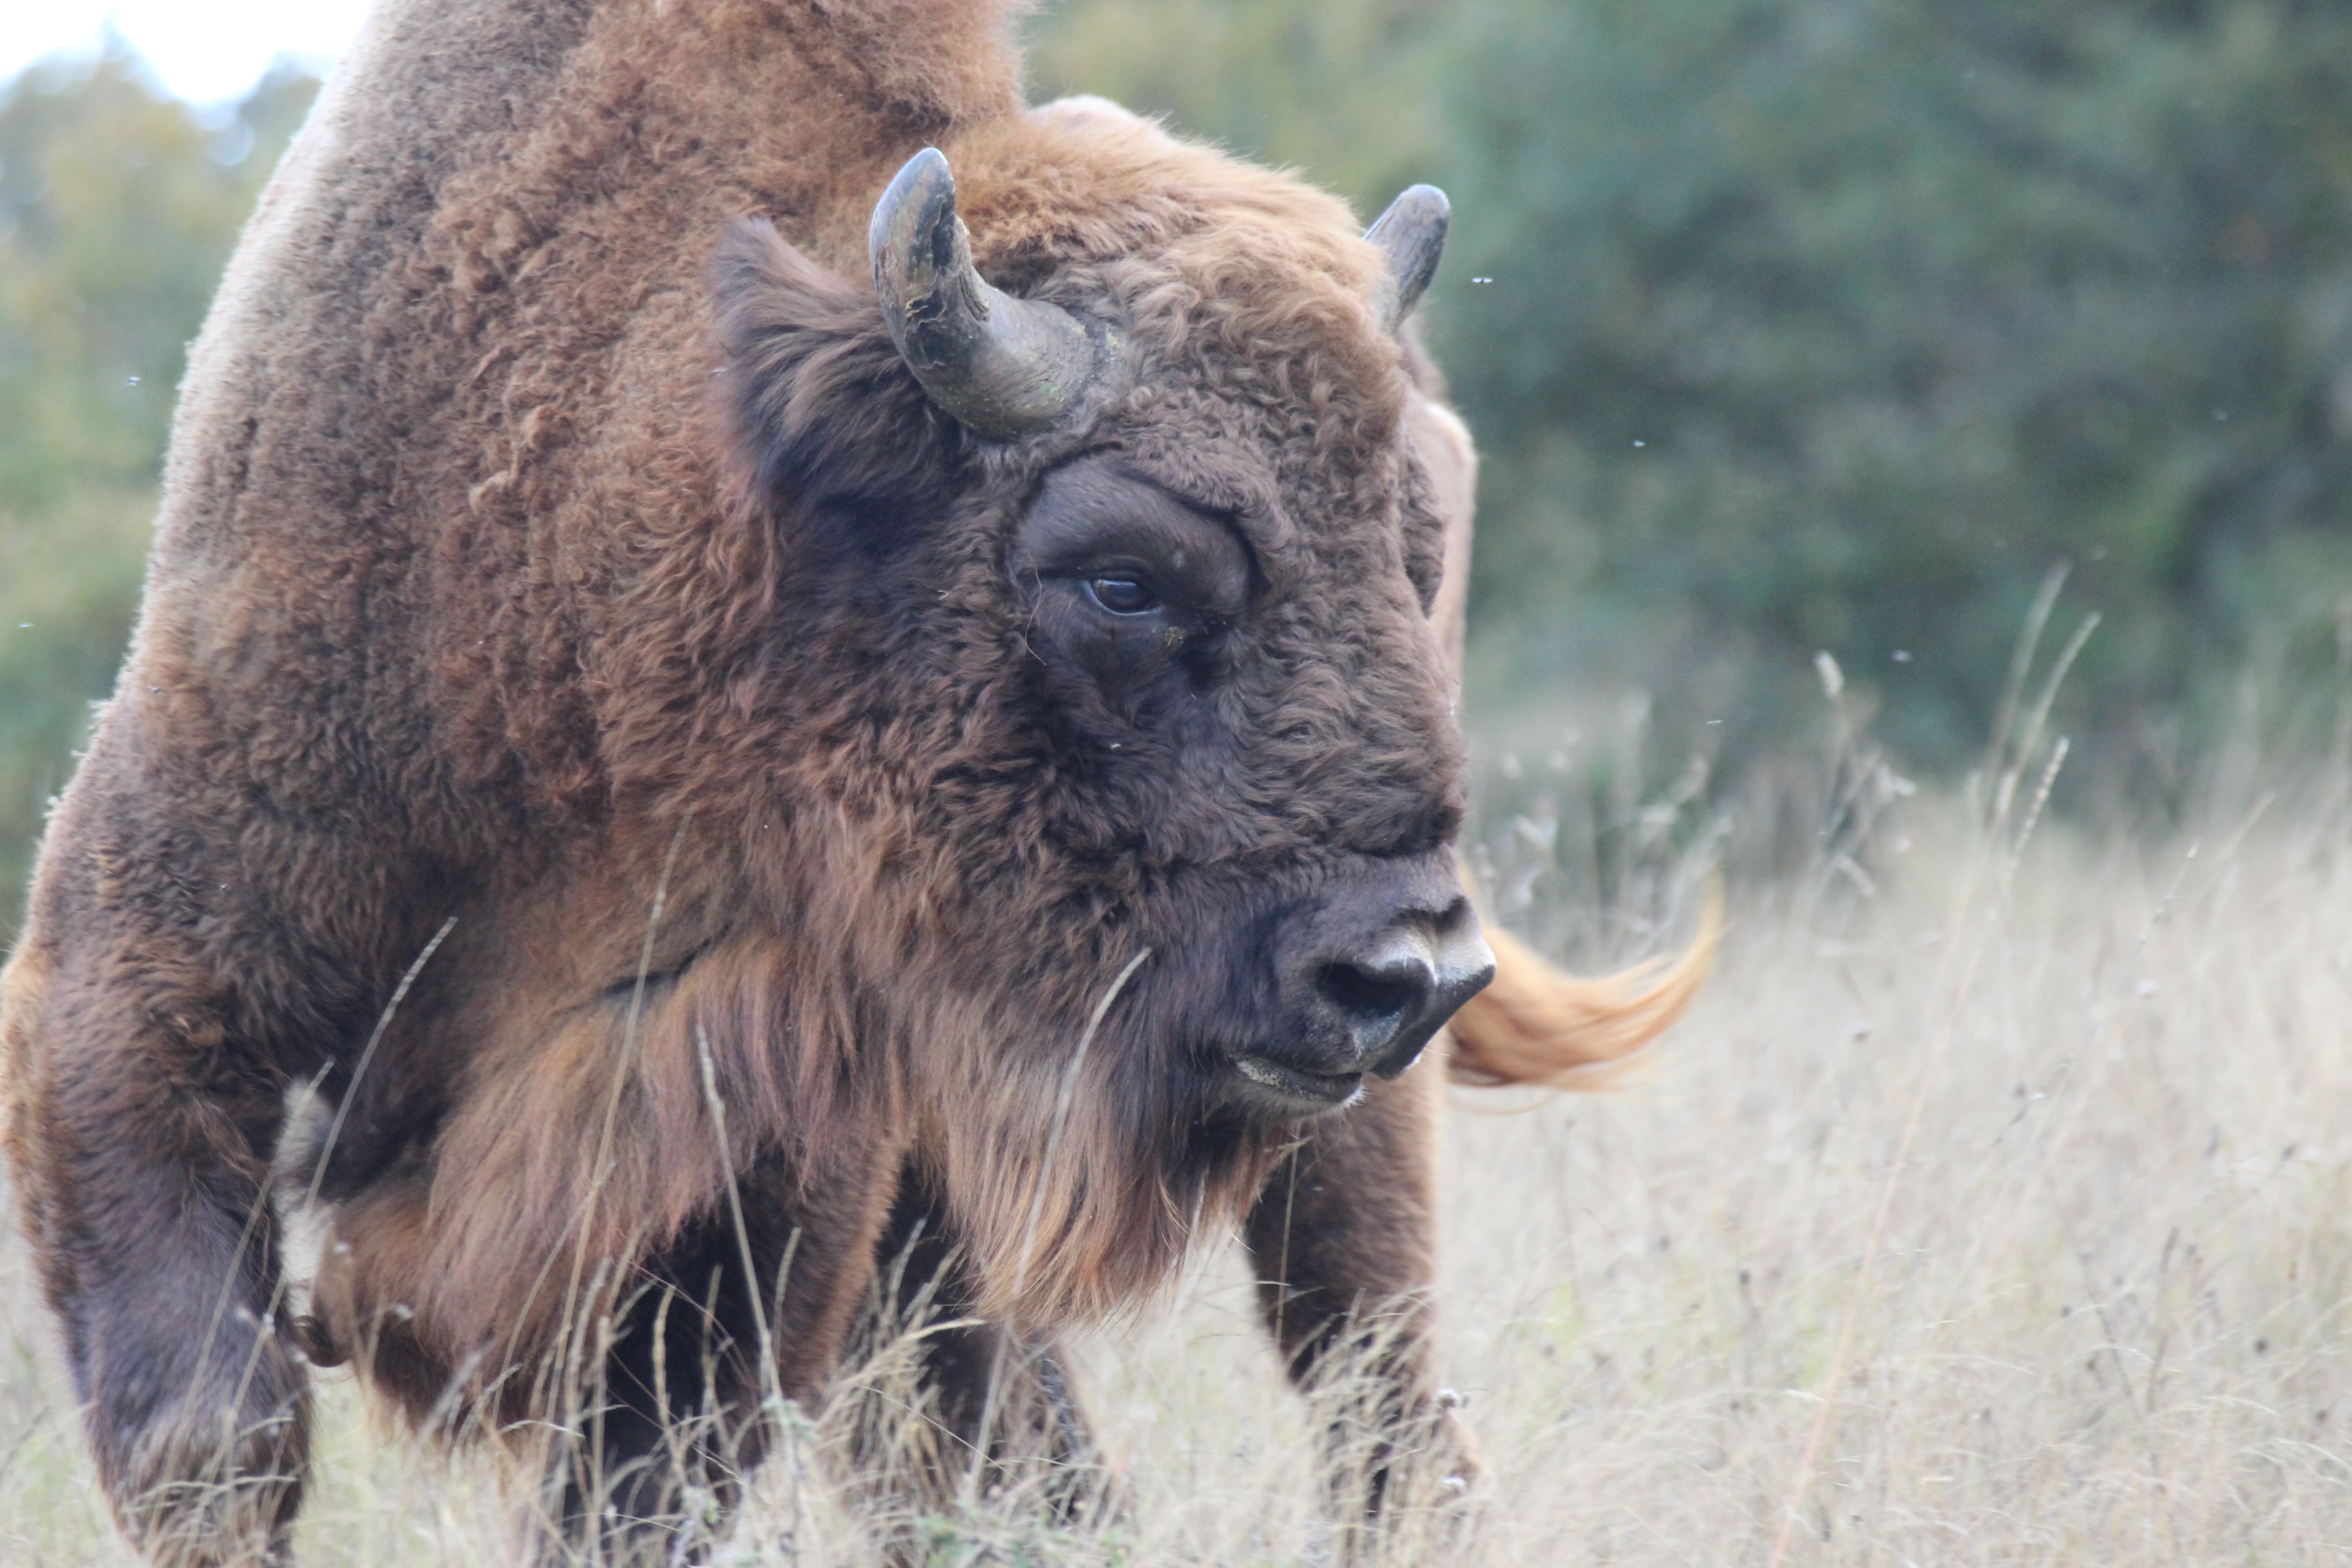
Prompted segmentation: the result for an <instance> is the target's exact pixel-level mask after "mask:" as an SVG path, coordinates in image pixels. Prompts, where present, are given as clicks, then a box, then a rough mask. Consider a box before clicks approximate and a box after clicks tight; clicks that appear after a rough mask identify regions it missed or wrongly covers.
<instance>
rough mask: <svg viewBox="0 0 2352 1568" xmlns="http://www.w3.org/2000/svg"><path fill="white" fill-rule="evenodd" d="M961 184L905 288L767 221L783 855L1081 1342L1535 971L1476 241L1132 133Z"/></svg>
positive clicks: (748, 364) (884, 243)
mask: <svg viewBox="0 0 2352 1568" xmlns="http://www.w3.org/2000/svg"><path fill="white" fill-rule="evenodd" d="M956 161H957V163H958V164H959V166H961V168H962V169H963V171H964V174H965V180H964V185H965V189H964V192H963V198H964V199H963V201H962V202H961V209H962V210H961V214H960V212H959V205H960V204H959V193H958V188H957V182H956V180H955V178H954V177H953V176H952V175H951V174H950V163H949V160H948V158H946V157H945V156H943V155H942V154H941V153H940V152H938V151H936V150H930V149H926V150H925V151H924V152H922V153H919V154H918V155H916V157H915V158H914V159H912V160H911V161H910V162H908V163H907V164H906V165H905V166H904V167H903V168H902V169H900V170H899V172H898V175H897V177H896V178H895V179H894V180H893V181H891V183H890V184H889V187H888V189H887V191H886V192H885V193H884V194H883V195H882V196H881V198H880V201H879V204H878V205H877V206H876V207H875V208H874V209H873V215H872V221H871V230H870V245H871V251H870V259H871V262H872V270H873V280H872V282H871V283H868V282H867V281H866V280H865V279H855V280H853V279H845V278H843V277H842V276H840V275H839V274H837V273H835V272H832V271H829V270H827V269H825V268H822V267H820V266H818V265H817V264H815V263H814V262H813V261H811V260H810V259H808V258H806V257H804V256H803V254H802V253H801V252H800V251H798V250H797V249H795V248H794V247H792V246H790V245H788V244H786V243H785V242H784V241H783V240H782V238H781V237H778V236H777V235H776V234H775V232H774V231H773V230H772V228H771V227H769V226H767V225H765V224H760V223H746V224H744V225H741V226H738V228H737V229H736V230H735V231H734V232H733V233H732V234H731V235H730V237H729V238H728V239H727V241H726V243H725V245H724V246H723V247H722V250H721V253H720V257H719V263H718V268H717V272H716V279H717V285H716V287H717V294H718V302H719V332H720V338H721V343H722V348H723V351H724V353H725V355H726V369H725V371H724V384H725V385H726V387H727V389H728V397H727V404H728V410H729V417H730V421H731V426H732V429H733V431H734V436H735V440H736V443H737V451H738V453H739V455H740V459H741V461H740V465H739V467H740V472H741V474H742V475H743V478H744V489H745V493H746V494H747V496H748V497H749V498H750V501H751V505H750V508H749V510H750V511H751V514H752V515H753V516H754V517H755V519H757V520H758V521H759V523H760V525H761V526H762V527H764V528H766V529H769V530H771V531H772V533H773V537H774V541H775V546H774V555H773V578H774V581H773V583H772V585H771V588H772V595H771V598H770V600H769V601H768V603H767V605H766V609H765V622H764V625H765V628H766V629H765V632H764V634H763V640H762V641H761V645H760V648H759V651H758V653H757V655H756V658H753V659H752V660H751V666H750V667H749V668H746V669H745V670H744V671H743V672H741V674H740V676H739V677H738V678H737V686H738V690H739V696H738V698H737V700H740V701H742V702H744V703H747V704H752V705H758V706H761V707H763V708H764V709H766V710H770V711H771V713H772V720H773V722H772V726H771V727H770V729H769V731H768V732H769V733H770V734H771V735H772V737H773V742H772V747H773V752H772V754H771V755H766V756H763V757H762V758H761V759H760V762H761V765H762V766H764V767H766V768H767V769H769V770H770V772H771V773H772V780H773V783H772V792H771V795H770V798H771V799H772V802H773V807H772V816H771V815H770V813H769V812H768V811H767V810H765V809H763V810H762V811H761V813H759V814H758V815H760V816H761V818H762V820H761V822H760V823H758V824H756V825H755V824H747V825H746V828H747V834H748V835H750V837H747V841H746V842H747V853H749V854H750V855H751V857H752V858H754V859H755V860H757V861H759V862H760V863H761V865H763V866H764V867H765V868H767V870H766V885H767V886H768V887H769V888H770V889H772V891H771V896H770V901H771V902H772V905H773V908H772V911H771V912H772V918H773V919H775V920H776V921H778V922H779V923H780V924H781V925H782V927H783V928H784V934H785V936H786V937H787V939H788V941H790V942H794V943H796V944H797V945H796V946H795V948H794V951H795V952H796V953H797V954H798V958H797V959H796V963H800V964H803V965H805V964H806V963H808V961H809V958H810V955H811V954H822V955H824V956H823V959H822V963H820V964H819V965H818V967H820V968H822V969H823V970H824V972H825V973H827V974H828V975H830V976H832V977H833V979H832V981H831V984H835V986H836V987H837V995H836V997H835V1001H834V1002H833V1003H831V1004H829V1005H828V1006H829V1010H830V1014H831V1016H833V1017H835V1019H837V1020H838V1022H839V1027H841V1028H842V1029H844V1030H845V1031H849V1032H852V1033H855V1034H856V1035H857V1036H858V1037H859V1038H858V1046H859V1047H860V1048H862V1049H869V1050H873V1049H885V1048H887V1051H888V1052H889V1053H890V1055H891V1059H892V1060H893V1061H894V1062H896V1063H897V1064H898V1065H897V1068H896V1069H895V1070H896V1071H897V1072H898V1074H899V1075H900V1078H899V1080H898V1081H899V1082H900V1083H901V1084H902V1085H903V1088H904V1090H905V1093H906V1096H907V1100H908V1103H909V1105H910V1106H911V1108H912V1111H911V1114H912V1116H913V1118H914V1121H915V1123H916V1125H917V1126H918V1128H919V1132H918V1134H917V1141H916V1149H917V1158H918V1159H919V1160H920V1161H922V1162H924V1163H927V1164H928V1165H929V1167H930V1168H931V1174H932V1175H933V1176H934V1177H935V1178H936V1180H937V1183H938V1185H939V1187H940V1190H941V1191H943V1192H945V1193H947V1194H949V1196H950V1203H951V1205H952V1207H953V1208H954V1210H955V1211H956V1213H957V1214H958V1215H959V1216H960V1218H961V1222H962V1225H963V1227H964V1229H965V1231H966V1232H967V1233H968V1236H969V1238H970V1241H971V1246H972V1247H973V1249H974V1251H975V1254H976V1256H977V1257H978V1258H979V1260H980V1262H981V1264H982V1275H983V1277H984V1278H985V1279H987V1280H988V1281H989V1292H990V1295H989V1301H988V1304H989V1305H990V1306H992V1307H993V1308H996V1309H998V1310H1021V1311H1024V1312H1026V1313H1029V1314H1031V1315H1034V1316H1056V1315H1062V1314H1065V1313H1068V1312H1073V1311H1083V1310H1087V1308H1089V1307H1093V1306H1099V1305H1108V1304H1110V1303H1114V1302H1117V1301H1118V1300H1124V1299H1128V1298H1129V1297H1131V1296H1132V1295H1133V1293H1134V1290H1135V1288H1136V1287H1137V1286H1138V1285H1139V1284H1141V1283H1148V1280H1149V1279H1150V1277H1152V1276H1153V1275H1154V1274H1155V1273H1156V1272H1157V1271H1158V1270H1160V1268H1164V1266H1165V1264H1166V1263H1167V1262H1168V1261H1169V1260H1170V1259H1171V1258H1173V1257H1174V1256H1176V1255H1177V1254H1178V1253H1179V1252H1180V1251H1181V1245H1182V1242H1183V1240H1184V1239H1185V1237H1187V1236H1188V1235H1189V1234H1190V1232H1191V1231H1192V1229H1193V1228H1194V1227H1195V1226H1197V1225H1199V1224H1200V1223H1201V1220H1202V1215H1203V1214H1204V1213H1210V1212H1213V1211H1215V1210H1216V1209H1218V1208H1219V1207H1220V1206H1222V1205H1229V1204H1230V1203H1231V1202H1232V1201H1234V1200H1235V1199H1237V1198H1238V1196H1239V1194H1242V1193H1243V1192H1244V1191H1246V1190H1247V1189H1248V1188H1249V1187H1250V1186H1251V1185H1252V1184H1254V1182H1255V1178H1256V1175H1257V1173H1259V1172H1260V1171H1261V1170H1262V1169H1263V1162H1264V1160H1265V1158H1266V1157H1267V1156H1268V1154H1269V1152H1270V1151H1272V1150H1275V1149H1276V1148H1278V1147H1279V1146H1280V1143H1281V1141H1282V1139H1283V1137H1284V1129H1285V1128H1286V1127H1287V1126H1288V1125H1290V1124H1292V1123H1294V1122H1295V1121H1296V1120H1297V1118H1299V1117H1301V1116H1305V1115H1309V1114H1314V1113H1318V1112H1324V1111H1328V1110H1332V1109H1334V1108H1338V1107H1344V1106H1346V1105H1347V1104H1349V1102H1350V1101H1351V1100H1354V1099H1355V1098H1356V1097H1357V1096H1358V1095H1359V1094H1360V1092H1361V1091H1362V1083H1363V1080H1364V1079H1365V1078H1366V1076H1367V1075H1371V1074H1377V1075H1380V1076H1382V1077H1394V1076H1396V1075H1398V1074H1400V1073H1402V1072H1403V1071H1405V1069H1407V1068H1410V1067H1411V1066H1412V1064H1413V1062H1414V1060H1415V1059H1416V1058H1417V1057H1419V1055H1420V1054H1421V1052H1422V1050H1423V1047H1424V1046H1425V1045H1426V1044H1427V1042H1428V1041H1429V1039H1430V1038H1431V1037H1432V1036H1433V1034H1434V1033H1435V1031H1436V1030H1437V1029H1438V1028H1439V1027H1440V1026H1442V1025H1443V1024H1444V1021H1445V1019H1446V1018H1447V1017H1448V1016H1451V1015H1452V1013H1453V1012H1454V1009H1455V1008H1456V1007H1457V1006H1459V1005H1461V1004H1462V1002H1463V1001H1465V999H1466V998H1467V997H1469V996H1470V995H1471V994H1473V993H1475V991H1476V990H1477V989H1478V988H1479V987H1480V986H1482V985H1483V984H1486V980H1487V978H1488V976H1489V975H1490V973H1491V972H1492V960H1491V957H1490V955H1489V953H1488V952H1487V950H1486V944H1485V942H1483V941H1482V940H1481V939H1480V936H1479V932H1478V926H1477V920H1476V917H1475V914H1474V913H1473V912H1472V910H1471V909H1470V906H1469V904H1468V902H1467V900H1465V898H1464V897H1463V896H1462V893H1461V891H1460V886H1459V882H1458V879H1457V877H1456V874H1455V870H1454V862H1453V855H1452V848H1451V845H1452V841H1453V839H1454V835H1455V833H1456V831H1457V829H1458V827H1459V826H1460V823H1461V820H1462V813H1463V795H1464V778H1463V772H1464V770H1463V759H1462V752H1461V745H1460V741H1459V738H1458V736H1457V734H1456V731H1455V728H1454V720H1453V713H1452V703H1451V700H1450V692H1451V678H1450V675H1449V672H1448V671H1447V669H1446V668H1445V665H1444V658H1443V657H1442V654H1441V651H1440V649H1439V647H1438V646H1437V642H1436V639H1435V637H1434V636H1433V632H1432V629H1431V627H1430V625H1429V620H1428V610H1429V606H1430V605H1431V603H1432V601H1433V595H1435V593H1436V591H1437V586H1438V582H1437V577H1438V570H1439V564H1440V562H1441V559H1442V554H1443V535H1444V520H1443V519H1442V518H1441V517H1440V516H1439V515H1438V513H1437V511H1436V509H1435V507H1434V505H1433V500H1432V493H1431V489H1430V485H1429V481H1428V477H1427V474H1426V472H1425V470H1424V468H1423V463H1422V461H1421V459H1420V458H1419V456H1418V455H1417V454H1416V452H1415V451H1414V449H1413V446H1412V440H1411V438H1410V437H1409V435H1408V433H1407V432H1408V428H1409V426H1408V421H1407V420H1406V418H1405V415H1406V411H1407V405H1408V399H1409V398H1410V397H1412V396H1413V395H1416V394H1415V393H1414V391H1413V388H1412V382H1411V377H1410V375H1409V374H1408V363H1407V352H1406V349H1405V347H1404V346H1403V345H1402V343H1401V342H1400V340H1399V337H1398V331H1397V329H1398V326H1399V323H1400V322H1401V321H1402V318H1403V316H1404V313H1405V312H1406V311H1408V310H1410V309H1411V308H1412V304H1413V302H1414V300H1415V299H1416V298H1417V297H1418V296H1419V294H1420V293H1421V291H1422V289H1423V287H1424V286H1425V285H1426V284H1427V282H1428V281H1429V279H1430V276H1431V274H1432V273H1433V271H1434V269H1435V266H1436V261H1437V255H1438V248H1439V246H1440V245H1441V243H1442V240H1443V234H1444V215H1445V208H1444V197H1443V196H1442V195H1439V194H1438V193H1437V192H1435V191H1433V190H1431V189H1429V188H1428V187H1425V186H1424V187H1415V188H1414V189H1413V190H1412V191H1411V192H1408V193H1407V194H1406V195H1405V196H1403V197H1402V198H1400V200H1399V202H1398V203H1397V205H1395V206H1393V207H1392V208H1391V210H1390V212H1389V213H1388V215H1387V216H1384V217H1383V218H1382V219H1381V221H1380V222H1379V223H1377V224H1375V225H1374V226H1373V227H1372V229H1371V230H1370V233H1369V234H1366V235H1362V236H1359V235H1358V234H1357V233H1356V232H1355V231H1354V229H1353V227H1352V226H1351V225H1349V224H1348V222H1347V219H1346V216H1345V213H1344V211H1343V209H1341V208H1340V207H1339V205H1338V204H1337V203H1336V202H1333V201H1331V200H1330V199H1329V198H1328V197H1326V196H1323V195H1319V194H1318V193H1316V192H1314V191H1312V190H1311V189H1309V188H1307V187H1305V186H1303V185H1301V184H1297V183H1295V182H1293V181H1290V180H1287V179H1286V178H1284V177H1282V176H1279V175H1276V174H1269V173H1267V172H1265V171H1262V170H1258V169H1255V168H1252V167H1249V166H1247V165H1244V164H1242V163H1237V162H1234V161H1233V160H1229V159H1227V158H1224V157H1223V156H1222V155H1221V154H1218V153H1213V152H1211V151H1209V150H1207V149H1203V148H1200V147H1196V146H1192V145H1190V144H1187V143H1184V142H1179V141H1177V140H1175V139H1173V138H1171V137H1169V136H1167V135H1166V134H1165V133H1163V132H1160V131H1159V130H1158V129H1157V128H1156V127H1152V126H1150V125H1147V124H1144V123H1142V122H1140V121H1131V120H1127V119H1124V118H1123V117H1120V118H1111V117H1108V116H1106V115H1104V114H1103V113H1102V112H1101V111H1099V110H1084V111H1080V112H1072V111H1055V110H1047V111H1041V112H1040V113H1039V114H1036V115H1033V116H1031V117H1029V119H1028V120H1026V121H1023V122H1021V123H1020V125H1018V126H1017V127H1013V128H1008V129H1004V130H1001V131H995V132H990V133H988V134H986V135H982V136H975V137H973V138H971V139H970V142H969V143H968V144H959V145H958V147H957V150H956ZM967 218H968V219H969V220H970V227H969V229H968V228H967V226H966V219H967ZM975 249H977V250H978V251H979V252H980V253H981V259H982V262H983V263H985V264H986V266H987V268H988V269H989V271H990V272H991V274H992V276H993V277H994V278H995V279H996V280H997V284H1000V285H1002V286H1003V287H1002V289H1000V288H999V287H997V286H993V285H992V284H991V283H990V282H988V281H986V280H984V279H983V278H982V271H981V268H980V267H979V266H976V265H975V262H974V258H973V252H974V250H975ZM762 836H764V837H762ZM801 973H806V970H805V968H803V970H802V971H801ZM1122 983H1123V984H1122ZM1114 996H1115V1000H1114V999H1113V998H1114Z"/></svg>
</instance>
